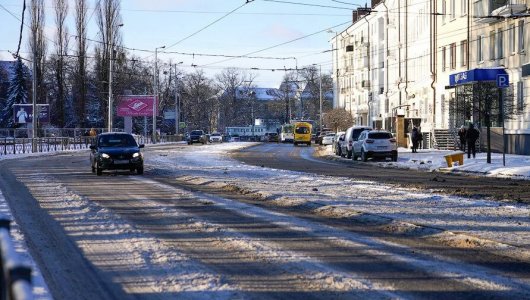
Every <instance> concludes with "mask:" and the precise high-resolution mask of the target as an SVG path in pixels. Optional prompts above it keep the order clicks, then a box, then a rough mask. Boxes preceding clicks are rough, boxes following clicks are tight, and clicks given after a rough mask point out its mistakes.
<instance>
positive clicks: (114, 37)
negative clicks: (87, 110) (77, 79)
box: [95, 0, 122, 120]
mask: <svg viewBox="0 0 530 300" xmlns="http://www.w3.org/2000/svg"><path fill="white" fill-rule="evenodd" d="M120 9H121V1H120V0H99V1H98V2H97V4H96V16H97V18H96V23H97V26H98V29H99V35H100V39H101V41H102V42H101V43H100V44H99V45H97V46H96V49H95V52H96V66H95V71H96V78H97V80H98V81H99V83H100V84H99V88H100V95H101V96H103V95H107V96H108V87H109V86H108V85H109V78H110V68H109V64H110V60H111V59H114V57H116V56H117V55H116V52H115V51H120V46H121V40H122V39H121V34H120V31H119V28H120V26H121V25H122V24H121V15H120ZM105 98H106V97H101V98H100V99H101V105H100V108H101V110H102V111H100V113H101V115H102V116H106V117H107V118H105V119H106V120H108V116H107V113H108V102H107V101H105Z"/></svg>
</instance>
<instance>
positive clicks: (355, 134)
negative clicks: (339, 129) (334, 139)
mask: <svg viewBox="0 0 530 300" xmlns="http://www.w3.org/2000/svg"><path fill="white" fill-rule="evenodd" d="M365 130H372V128H371V127H369V126H352V127H350V128H348V130H346V133H345V134H344V141H343V142H342V144H341V146H340V148H341V149H340V150H341V151H340V155H341V156H346V157H347V158H351V156H352V147H353V142H354V141H356V140H357V138H359V135H360V134H361V132H363V131H365Z"/></svg>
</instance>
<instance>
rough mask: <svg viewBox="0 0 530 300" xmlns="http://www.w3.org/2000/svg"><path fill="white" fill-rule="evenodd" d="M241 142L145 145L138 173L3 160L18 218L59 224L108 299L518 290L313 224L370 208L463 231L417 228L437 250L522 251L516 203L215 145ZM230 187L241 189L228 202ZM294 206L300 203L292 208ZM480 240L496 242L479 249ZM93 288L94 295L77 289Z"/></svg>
mask: <svg viewBox="0 0 530 300" xmlns="http://www.w3.org/2000/svg"><path fill="white" fill-rule="evenodd" d="M244 146H247V144H243V143H230V144H216V145H207V146H185V145H172V146H163V145H162V146H156V147H148V148H147V149H146V175H145V176H129V175H124V176H123V175H120V174H118V175H117V176H114V175H112V174H106V175H105V176H103V177H97V176H95V175H93V174H90V171H89V167H88V162H87V161H86V158H87V157H86V153H71V154H66V155H61V157H59V159H57V160H54V159H55V158H50V159H49V161H58V160H64V161H65V165H61V166H56V167H53V168H51V167H48V169H46V160H44V159H36V160H35V161H34V162H33V163H28V164H27V165H26V166H25V167H24V165H23V164H22V166H21V167H20V168H13V165H10V170H11V171H12V172H13V178H16V179H17V180H18V181H20V182H21V183H23V184H24V185H25V186H26V187H27V188H28V191H29V192H30V193H31V195H33V197H34V198H35V199H36V200H37V203H34V206H33V208H32V209H31V212H32V213H34V214H35V215H32V216H37V217H38V216H43V218H44V217H46V218H50V219H49V220H52V221H53V222H57V224H58V225H60V227H61V228H62V230H64V232H60V231H59V230H57V231H55V232H54V234H58V235H64V237H63V238H64V239H68V241H72V242H73V243H74V244H75V246H76V247H78V248H79V249H80V251H81V253H82V255H83V256H84V257H85V258H86V260H87V261H88V262H89V264H90V265H91V266H93V267H94V268H95V269H96V270H97V271H95V272H96V274H103V278H106V279H110V281H112V284H110V283H109V285H107V286H106V288H108V289H110V290H113V292H111V293H110V294H109V295H114V296H116V295H120V296H123V297H129V296H130V297H136V298H137V297H140V298H148V299H149V298H156V299H172V298H175V297H179V298H193V299H205V298H215V299H223V298H268V297H272V298H278V297H279V298H285V297H289V298H311V297H314V298H329V297H333V298H367V297H368V298H370V299H372V298H415V297H420V298H421V297H426V296H429V297H430V296H438V297H449V296H458V295H460V296H467V297H480V296H481V295H486V296H493V297H511V298H521V297H530V294H529V290H530V289H529V282H528V281H527V279H524V278H517V277H516V276H512V275H513V274H512V275H510V272H506V273H503V272H496V271H493V270H492V269H490V268H488V266H487V264H486V265H485V264H473V263H471V261H464V262H463V261H458V260H455V259H454V258H451V257H446V256H443V255H438V254H437V253H436V251H435V252H433V251H432V250H428V249H421V248H414V247H412V248H411V247H408V246H407V245H404V244H403V243H397V242H394V241H393V240H392V239H385V238H382V237H377V236H366V235H362V234H359V233H356V232H354V231H351V230H347V229H346V227H344V224H342V225H341V226H338V227H337V226H334V225H333V223H334V222H335V221H331V224H328V223H327V221H322V218H327V219H329V220H339V221H336V222H340V220H341V219H346V220H347V219H348V218H351V217H355V216H359V215H363V218H364V219H363V220H364V221H370V222H375V223H376V222H378V221H380V220H381V219H378V218H389V219H393V220H395V221H394V222H390V223H388V222H387V223H386V226H388V227H392V226H395V228H397V229H396V231H399V230H404V229H405V228H407V226H414V225H413V224H416V225H420V226H422V225H425V226H429V228H438V229H445V230H448V231H450V232H454V233H465V234H468V235H469V236H468V237H466V236H465V235H454V234H452V233H447V232H442V233H441V232H440V231H438V230H434V231H432V232H431V233H430V234H428V235H431V236H430V238H432V239H431V240H430V241H431V242H432V241H433V240H435V239H439V240H444V241H445V243H446V244H445V245H446V246H452V247H454V246H459V247H469V248H474V249H477V248H478V249H480V247H485V248H487V250H491V251H493V252H496V253H497V254H505V255H519V256H521V255H522V256H524V255H526V253H527V250H528V247H529V245H528V242H527V240H528V237H529V233H528V232H529V231H530V230H529V229H530V220H529V216H530V211H529V210H528V207H527V206H524V205H514V204H503V203H499V202H494V201H485V200H470V199H463V198H458V197H451V196H442V195H436V194H433V193H430V192H429V191H419V190H409V189H404V188H403V189H395V188H389V187H388V186H385V185H381V184H376V183H373V182H362V181H355V180H350V179H345V178H333V177H325V176H316V175H312V174H306V173H299V172H292V171H284V170H274V169H268V168H263V167H254V166H249V165H245V164H241V163H239V162H237V161H234V160H232V159H230V158H229V157H228V156H227V155H226V154H227V152H228V151H231V150H235V149H239V148H241V147H244ZM85 165H86V166H85ZM30 166H31V167H30ZM43 170H46V173H43ZM1 183H3V184H4V186H3V187H2V189H4V188H6V197H7V198H10V199H8V201H10V203H11V205H12V206H13V205H17V204H15V203H14V202H13V201H14V200H13V199H11V198H12V197H13V196H14V195H15V194H16V193H15V191H12V190H10V189H9V187H6V186H5V183H14V181H10V180H9V179H6V177H3V182H1ZM208 191H210V192H208ZM223 194H232V195H233V197H228V198H227V197H224V196H223ZM239 196H244V198H245V199H243V198H242V199H241V200H238V197H239ZM249 199H250V200H249ZM27 200H28V199H27ZM252 201H255V203H258V205H253V204H252ZM28 203H30V201H28ZM307 207H309V208H311V209H310V210H304V209H302V210H301V211H296V209H295V208H307ZM26 209H27V208H26ZM12 210H13V212H14V214H15V215H16V216H17V218H19V219H20V221H19V223H20V226H21V227H24V228H23V229H22V230H21V231H23V232H26V233H31V237H27V236H26V239H31V242H30V243H29V244H30V245H37V244H38V241H41V240H46V239H47V238H46V236H38V235H39V234H42V231H39V230H38V228H27V227H28V226H30V227H31V226H32V225H35V224H38V223H39V222H37V221H36V220H28V219H27V218H28V217H29V216H31V215H26V219H24V218H25V214H24V213H22V212H23V211H24V209H23V208H20V207H18V208H17V207H13V208H12ZM37 210H38V212H37ZM319 218H320V221H318V219H319ZM313 219H315V220H313ZM342 227H344V229H341V228H342ZM50 230H51V229H50ZM39 232H40V233H39ZM425 233H426V231H423V234H424V235H425ZM471 236H472V237H471ZM473 237H477V238H480V240H474V239H473ZM21 238H22V237H21V236H19V239H21ZM422 238H423V237H422ZM487 240H491V241H496V242H500V243H495V244H494V245H485V244H487V243H486V242H484V241H487ZM60 241H61V239H60V238H58V242H60ZM479 241H481V242H482V243H483V244H482V245H481V244H480V243H481V242H479ZM449 243H453V244H452V245H449ZM501 243H502V244H501ZM442 244H443V243H442ZM503 245H504V246H503ZM509 245H513V246H515V247H511V246H509ZM55 247H61V245H58V244H56V245H55ZM440 249H444V248H440ZM445 249H446V250H447V249H450V247H448V248H445ZM30 250H31V252H32V253H35V254H37V256H38V258H37V259H36V260H37V261H38V264H39V265H40V266H41V268H42V267H45V270H43V273H45V277H47V276H50V277H53V278H54V282H53V283H51V284H50V289H51V290H52V291H53V293H52V294H54V295H55V296H56V297H58V298H63V299H66V298H67V297H68V296H69V295H75V293H76V292H79V290H72V291H68V290H63V291H61V292H58V290H60V289H61V288H62V287H61V284H62V283H65V282H67V281H68V280H69V279H68V278H67V277H66V275H67V274H68V272H67V273H65V274H63V275H60V274H57V273H60V272H63V271H64V270H62V269H63V268H62V267H61V266H60V264H59V263H58V262H53V263H51V262H50V259H52V258H55V259H57V257H54V256H53V255H49V256H48V255H44V253H45V251H42V250H39V249H30ZM86 270H87V272H88V271H90V270H89V268H87V269H86ZM514 272H515V271H514ZM70 276H71V274H70ZM81 277H82V276H81ZM62 280H64V281H65V282H62ZM81 285H82V283H81ZM43 288H45V287H43ZM81 288H82V287H81V286H77V287H72V289H81ZM42 294H43V295H44V296H43V297H44V298H46V293H45V292H42ZM94 294H95V295H97V291H96V292H94V293H92V294H87V295H85V296H83V298H87V297H89V296H93V295H94ZM110 298H113V297H112V296H110Z"/></svg>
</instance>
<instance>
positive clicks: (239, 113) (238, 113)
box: [215, 68, 256, 130]
mask: <svg viewBox="0 0 530 300" xmlns="http://www.w3.org/2000/svg"><path fill="white" fill-rule="evenodd" d="M255 77H256V76H255V75H253V74H249V73H244V72H242V71H240V70H237V69H235V68H228V69H224V70H223V71H222V72H221V73H220V74H217V75H216V76H215V79H216V84H217V87H218V89H219V90H221V91H223V93H222V95H221V97H220V99H219V101H220V103H219V105H220V107H219V115H220V116H219V118H220V120H219V130H224V128H226V127H227V126H235V125H242V124H243V122H244V121H245V120H244V119H243V118H244V110H245V106H246V105H245V103H244V102H245V99H247V97H246V96H245V97H243V96H242V95H241V92H242V88H244V87H245V86H248V83H250V82H252V81H253V80H254V79H255ZM238 93H239V94H238Z"/></svg>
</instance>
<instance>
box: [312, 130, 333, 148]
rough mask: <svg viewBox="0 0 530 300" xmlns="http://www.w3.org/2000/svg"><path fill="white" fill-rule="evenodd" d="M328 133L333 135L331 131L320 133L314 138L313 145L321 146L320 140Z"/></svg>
mask: <svg viewBox="0 0 530 300" xmlns="http://www.w3.org/2000/svg"><path fill="white" fill-rule="evenodd" d="M329 133H333V132H331V131H322V132H320V133H319V134H318V135H317V136H316V137H315V144H318V145H322V139H324V137H325V136H326V135H328V134H329Z"/></svg>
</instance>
